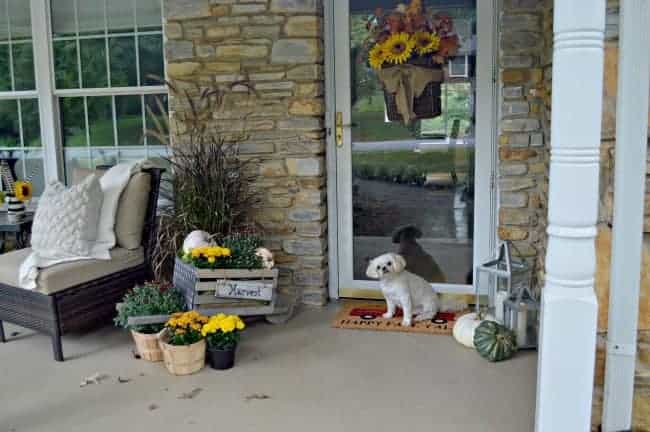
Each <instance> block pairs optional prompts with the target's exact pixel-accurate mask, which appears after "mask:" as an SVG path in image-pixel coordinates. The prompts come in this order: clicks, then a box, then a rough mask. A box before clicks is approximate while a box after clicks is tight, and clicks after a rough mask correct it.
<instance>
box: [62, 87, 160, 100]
mask: <svg viewBox="0 0 650 432" xmlns="http://www.w3.org/2000/svg"><path fill="white" fill-rule="evenodd" d="M163 93H165V94H166V93H167V87H166V86H141V87H96V88H83V89H65V90H54V94H55V95H56V96H58V97H80V96H131V95H134V96H139V95H143V94H163Z"/></svg>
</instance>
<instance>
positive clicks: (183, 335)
mask: <svg viewBox="0 0 650 432" xmlns="http://www.w3.org/2000/svg"><path fill="white" fill-rule="evenodd" d="M207 322H208V317H206V316H205V315H201V314H200V313H198V312H196V311H189V312H179V313H175V314H173V315H172V316H171V318H169V320H168V321H167V323H166V324H165V328H166V330H167V343H168V344H170V345H176V346H179V345H192V344H194V343H197V342H199V341H200V340H201V339H203V335H202V334H201V330H202V328H203V325H204V324H206V323H207Z"/></svg>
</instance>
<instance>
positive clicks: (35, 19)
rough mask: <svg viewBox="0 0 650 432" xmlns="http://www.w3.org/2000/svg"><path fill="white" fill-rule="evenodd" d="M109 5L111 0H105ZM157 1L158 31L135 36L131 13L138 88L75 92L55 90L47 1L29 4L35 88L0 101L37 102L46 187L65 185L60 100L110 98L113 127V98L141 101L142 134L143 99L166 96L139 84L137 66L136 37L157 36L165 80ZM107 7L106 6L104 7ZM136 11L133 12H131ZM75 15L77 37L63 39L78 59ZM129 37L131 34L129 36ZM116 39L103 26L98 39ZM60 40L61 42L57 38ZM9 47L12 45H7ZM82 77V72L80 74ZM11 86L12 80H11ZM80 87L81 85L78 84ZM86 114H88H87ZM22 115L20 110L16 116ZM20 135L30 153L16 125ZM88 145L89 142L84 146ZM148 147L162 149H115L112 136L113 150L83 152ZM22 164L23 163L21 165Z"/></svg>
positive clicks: (5, 94)
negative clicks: (73, 47)
mask: <svg viewBox="0 0 650 432" xmlns="http://www.w3.org/2000/svg"><path fill="white" fill-rule="evenodd" d="M79 1H81V0H74V4H75V11H76V10H77V5H78V2H79ZM106 1H110V0H105V2H106ZM136 1H137V0H131V2H132V3H135V2H136ZM159 1H160V10H161V13H162V14H161V31H160V32H158V31H141V32H138V26H137V18H136V16H135V12H134V21H135V27H134V30H133V32H132V34H133V35H134V36H135V40H136V46H135V48H136V51H135V54H136V62H137V70H138V85H137V86H132V87H111V86H110V84H111V83H110V79H108V82H107V86H106V87H101V88H94V87H93V88H83V87H80V88H74V89H57V88H56V76H55V69H54V52H53V51H54V48H53V47H54V45H53V41H54V39H55V38H54V37H53V33H52V17H51V2H50V0H29V3H30V5H29V7H30V16H31V31H32V35H31V36H32V47H33V51H34V52H33V56H34V79H35V84H36V89H35V90H20V91H15V90H13V91H0V100H22V99H36V100H37V101H38V111H39V122H40V124H39V127H40V135H41V147H40V150H41V151H42V155H43V169H44V177H45V183H46V184H47V183H50V182H52V181H65V169H64V167H65V158H64V147H63V136H62V131H61V116H60V112H59V99H60V98H63V97H83V98H84V104H85V103H86V102H85V101H86V100H87V99H86V98H87V97H94V96H111V97H112V99H111V100H112V104H113V109H112V121H113V125H115V124H116V120H117V118H116V117H117V113H116V110H115V106H114V105H115V98H114V97H115V96H139V97H140V98H141V104H142V108H143V109H142V118H143V122H142V123H143V132H144V128H146V115H147V114H146V111H145V107H146V103H145V97H146V96H148V95H160V94H165V95H167V94H168V93H169V92H168V88H167V86H166V85H157V86H144V85H141V82H140V79H141V77H140V73H139V72H140V65H139V49H138V44H137V41H138V38H137V35H140V34H143V35H147V34H160V35H161V38H162V42H163V52H162V55H163V72H164V79H165V80H166V79H167V62H166V60H165V50H164V46H165V42H166V39H165V36H164V19H163V17H164V1H163V0H159ZM105 4H106V3H105ZM134 11H135V8H134ZM77 15H78V14H77V13H75V18H74V19H75V28H76V30H77V33H76V35H75V36H73V37H65V38H63V39H74V40H76V41H77V55H79V40H80V38H85V36H83V35H79V33H78V22H77ZM130 34H131V33H130ZM109 35H110V36H116V35H119V34H112V33H108V27H107V26H105V32H104V34H103V35H102V36H98V37H108V36H109ZM56 39H57V40H59V39H60V38H56ZM106 44H108V39H106ZM9 45H10V46H11V43H10V42H9ZM106 56H107V67H108V70H107V73H108V74H109V75H108V76H109V77H110V66H109V64H108V56H109V52H108V50H107V51H106ZM78 67H79V69H80V71H81V68H82V65H81V62H78ZM80 74H81V72H80ZM80 76H81V75H80ZM12 82H13V77H12ZM80 84H81V85H82V83H80ZM86 113H87V111H86ZM20 115H21V112H20V110H19V116H20ZM85 117H86V118H85V120H84V121H85V127H86V133H88V127H89V122H88V115H87V114H86V116H85ZM19 127H20V131H21V132H20V133H21V147H20V149H25V150H24V151H27V149H32V147H29V148H26V147H24V146H22V140H23V131H22V129H23V125H22V122H20V121H19ZM114 127H115V126H114ZM86 144H88V142H86ZM150 147H153V148H155V147H161V146H156V145H153V146H149V145H141V146H118V137H117V135H115V136H114V146H113V147H93V146H90V145H86V147H79V148H80V149H81V148H85V149H87V150H88V152H89V154H91V151H92V150H93V149H109V148H110V149H115V150H119V149H123V150H129V149H144V150H145V152H146V153H145V154H146V155H148V150H147V149H148V148H150ZM17 149H18V148H17ZM23 163H24V162H23Z"/></svg>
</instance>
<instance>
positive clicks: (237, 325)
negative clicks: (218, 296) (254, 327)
mask: <svg viewBox="0 0 650 432" xmlns="http://www.w3.org/2000/svg"><path fill="white" fill-rule="evenodd" d="M245 328H246V324H244V321H242V319H241V318H240V317H238V316H237V315H225V314H221V313H220V314H218V315H214V316H211V317H210V318H209V320H208V322H207V323H205V324H204V325H203V328H202V329H201V335H202V336H203V337H204V338H205V339H206V341H207V343H208V348H213V349H217V350H232V349H234V348H235V347H236V346H237V344H238V343H239V338H240V332H241V331H242V330H244V329H245Z"/></svg>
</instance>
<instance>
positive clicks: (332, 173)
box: [324, 0, 500, 299]
mask: <svg viewBox="0 0 650 432" xmlns="http://www.w3.org/2000/svg"><path fill="white" fill-rule="evenodd" d="M347 1H354V0H324V38H325V40H324V42H325V43H324V55H325V64H324V75H325V103H326V113H325V125H326V130H327V134H326V141H327V143H326V157H327V196H328V200H327V206H328V258H329V259H328V261H329V266H328V267H329V296H330V298H332V299H338V298H339V297H340V296H341V295H340V291H341V290H342V289H343V290H344V289H345V287H341V280H340V279H341V276H340V274H339V258H340V257H339V235H340V232H339V225H340V224H339V210H340V209H339V202H338V190H339V183H340V182H341V181H342V178H341V173H340V172H339V170H338V154H337V153H338V147H337V146H336V142H335V137H334V123H335V113H336V107H337V88H336V75H337V68H336V56H335V46H336V43H337V42H339V43H340V42H341V40H342V39H341V38H347V37H348V32H343V31H339V32H337V31H336V29H335V22H336V15H337V10H338V11H340V10H341V3H343V2H347ZM336 3H338V4H336ZM476 3H477V4H476V7H477V16H478V17H479V19H478V20H477V25H478V27H477V34H479V35H481V37H478V38H477V59H476V65H477V66H476V75H477V77H476V79H477V88H476V102H475V103H476V112H477V113H479V112H480V113H482V115H477V117H476V132H475V135H476V136H477V137H478V136H479V135H481V136H485V139H482V140H480V143H481V145H478V143H479V140H477V146H476V149H475V152H476V155H475V179H488V180H489V181H483V182H476V184H475V200H474V214H475V221H476V220H477V219H476V218H477V217H478V215H481V216H482V218H483V219H485V218H487V219H488V220H485V221H484V220H481V223H487V224H488V226H486V227H485V229H482V230H478V231H477V230H475V232H474V251H473V262H474V267H475V268H474V283H476V274H475V273H476V264H477V263H479V262H481V261H484V260H485V259H487V258H488V257H489V256H490V255H491V253H492V251H493V250H494V248H495V246H496V242H497V239H496V231H497V230H496V228H497V213H498V209H497V202H498V201H497V188H496V167H497V135H498V100H499V99H498V94H499V93H498V92H499V86H498V79H497V46H498V45H497V35H498V20H497V18H498V15H499V12H500V11H499V8H498V6H499V3H500V2H499V1H498V0H477V2H476ZM337 6H338V7H337ZM345 7H346V8H347V7H348V6H347V4H346V5H345ZM479 65H480V66H479ZM339 72H341V71H339ZM348 97H349V96H348ZM339 102H340V100H339ZM347 120H349V119H347ZM345 121H346V119H344V122H345ZM344 133H345V134H346V135H348V134H349V133H350V132H349V128H346V130H344ZM346 138H348V137H346ZM436 288H437V290H439V291H440V292H446V293H460V294H473V293H474V287H473V286H471V285H460V284H458V285H456V284H439V285H436Z"/></svg>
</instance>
